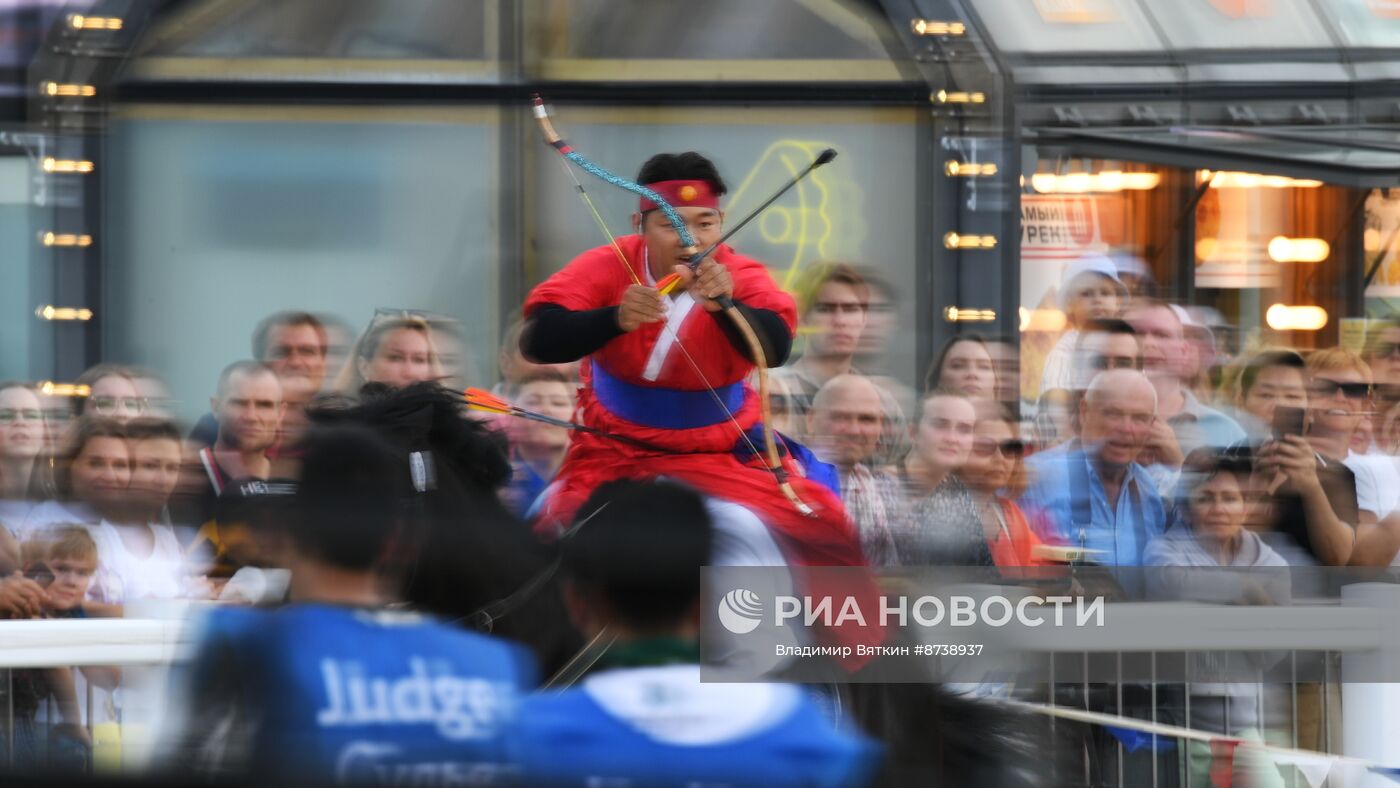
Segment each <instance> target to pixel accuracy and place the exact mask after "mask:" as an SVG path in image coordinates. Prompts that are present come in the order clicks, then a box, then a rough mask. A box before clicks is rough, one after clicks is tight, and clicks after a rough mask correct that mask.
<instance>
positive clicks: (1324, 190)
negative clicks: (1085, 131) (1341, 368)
mask: <svg viewBox="0 0 1400 788" xmlns="http://www.w3.org/2000/svg"><path fill="white" fill-rule="evenodd" d="M1036 169H1037V172H1036V174H1035V175H1033V176H1032V177H1031V178H1029V179H1028V184H1027V185H1028V193H1027V194H1025V195H1023V197H1022V237H1021V305H1022V308H1023V309H1024V310H1026V311H1025V312H1023V313H1022V323H1023V326H1024V327H1026V330H1024V331H1023V333H1022V343H1023V347H1022V395H1023V397H1025V399H1026V400H1027V402H1028V403H1032V404H1033V403H1035V402H1036V399H1037V398H1038V397H1039V396H1040V395H1041V394H1042V393H1043V388H1044V387H1045V386H1052V384H1051V382H1050V380H1049V378H1048V377H1047V376H1046V374H1045V370H1046V368H1047V367H1049V366H1053V365H1052V364H1049V363H1047V362H1048V361H1049V360H1050V357H1051V355H1052V354H1054V353H1057V352H1058V353H1064V352H1069V351H1068V349H1065V350H1058V351H1057V350H1056V348H1057V345H1058V344H1059V343H1060V342H1061V341H1062V339H1063V337H1065V336H1066V335H1067V332H1068V331H1070V330H1073V329H1074V328H1075V327H1076V326H1077V325H1080V324H1081V323H1082V321H1083V319H1084V316H1085V314H1086V313H1087V312H1086V310H1087V309H1088V308H1089V302H1088V301H1087V300H1086V301H1084V302H1083V304H1082V305H1077V304H1076V302H1075V300H1074V298H1073V295H1072V293H1071V294H1070V295H1066V294H1065V293H1064V292H1062V291H1063V288H1064V286H1065V285H1066V284H1067V283H1066V282H1065V281H1064V276H1065V272H1066V271H1067V270H1068V269H1069V266H1071V265H1073V264H1075V263H1077V262H1078V261H1081V260H1083V259H1085V258H1091V257H1095V256H1097V255H1103V256H1106V257H1108V258H1109V260H1110V262H1111V264H1113V265H1114V267H1115V269H1116V271H1117V272H1118V275H1119V277H1120V278H1121V279H1122V280H1123V282H1124V283H1125V284H1126V285H1127V287H1128V289H1129V291H1131V294H1132V295H1133V296H1136V295H1139V294H1156V295H1159V296H1161V297H1164V298H1168V299H1170V300H1174V301H1179V298H1178V296H1179V293H1178V289H1179V288H1178V285H1179V284H1180V283H1182V281H1183V279H1184V278H1185V277H1190V281H1191V285H1192V289H1193V290H1194V296H1193V297H1192V298H1191V300H1190V302H1189V303H1182V306H1185V307H1188V308H1192V309H1194V310H1198V311H1193V318H1194V319H1196V320H1199V321H1202V322H1205V323H1207V324H1208V325H1209V327H1210V328H1211V329H1212V331H1213V332H1214V336H1213V341H1214V342H1215V343H1216V345H1217V346H1218V347H1217V350H1218V353H1219V354H1220V357H1221V360H1222V363H1223V361H1225V360H1228V358H1229V357H1231V356H1237V355H1238V354H1240V353H1241V352H1247V351H1249V350H1251V349H1253V348H1256V347H1259V346H1261V345H1266V344H1286V345H1291V346H1294V347H1300V346H1301V347H1316V346H1324V345H1325V344H1326V343H1327V342H1331V341H1333V338H1335V337H1336V336H1337V334H1336V331H1337V328H1338V323H1339V322H1340V318H1341V317H1343V316H1344V315H1345V312H1344V303H1343V300H1342V293H1341V290H1342V288H1340V287H1339V286H1337V285H1336V283H1339V282H1342V281H1344V279H1345V277H1346V276H1348V275H1349V274H1348V272H1349V271H1351V270H1354V269H1352V268H1351V267H1350V264H1351V262H1352V261H1351V260H1350V259H1349V256H1348V255H1347V254H1346V249H1347V247H1346V245H1345V242H1344V236H1343V230H1344V228H1345V227H1346V226H1347V225H1346V223H1347V221H1348V219H1347V209H1348V208H1349V207H1350V199H1351V198H1350V196H1349V195H1350V192H1349V191H1348V190H1345V189H1341V188H1336V187H1328V186H1325V185H1323V184H1321V183H1319V182H1315V181H1314V182H1303V181H1294V180H1291V179H1287V178H1281V177H1272V178H1271V177H1265V176H1259V175H1253V174H1246V173H1218V174H1216V176H1215V178H1214V180H1213V181H1212V183H1213V186H1211V187H1206V188H1205V189H1204V190H1203V191H1201V193H1200V194H1199V201H1198V202H1197V203H1195V227H1196V235H1195V237H1194V238H1191V237H1182V236H1181V231H1180V218H1181V214H1182V212H1183V210H1185V209H1186V206H1188V205H1190V204H1191V202H1190V200H1191V199H1192V198H1193V197H1195V196H1196V192H1197V190H1198V188H1199V187H1201V186H1202V184H1204V183H1205V177H1206V176H1205V175H1204V173H1197V172H1194V171H1190V170H1179V169H1174V168H1167V167H1161V168H1156V169H1148V168H1147V167H1145V166H1143V165H1141V164H1136V163H1133V162H1121V161H1108V160H1104V159H1093V158H1071V159H1060V160H1054V159H1047V160H1042V161H1041V162H1039V163H1038V164H1037V165H1036ZM1280 239H1282V240H1281V241H1280ZM1181 244H1192V247H1190V252H1188V253H1187V255H1183V254H1182V249H1181ZM1191 252H1194V254H1191ZM1184 256H1189V259H1193V260H1194V268H1193V270H1189V271H1182V270H1180V264H1179V262H1178V261H1180V260H1182V259H1183V257H1184ZM1323 283H1327V284H1326V286H1324V285H1323ZM1274 304H1285V305H1288V306H1295V307H1296V306H1308V307H1321V308H1322V309H1323V310H1325V311H1326V313H1327V315H1328V323H1327V325H1326V326H1324V329H1323V330H1315V331H1301V330H1292V331H1284V330H1276V329H1277V326H1274V327H1271V326H1270V323H1269V318H1268V314H1269V308H1270V307H1271V306H1272V305H1274ZM1122 307H1123V299H1122V296H1121V295H1120V296H1119V297H1118V299H1117V301H1116V304H1115V306H1114V308H1115V309H1117V310H1120V311H1121V309H1122ZM1276 322H1277V321H1276ZM1070 342H1071V344H1070V345H1067V346H1066V348H1069V347H1072V340H1070ZM1188 377H1189V376H1188ZM1047 418H1048V416H1047ZM1052 437H1053V436H1052Z"/></svg>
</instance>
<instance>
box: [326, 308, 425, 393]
mask: <svg viewBox="0 0 1400 788" xmlns="http://www.w3.org/2000/svg"><path fill="white" fill-rule="evenodd" d="M442 377H443V373H442V366H441V362H440V360H439V358H438V354H437V348H436V347H435V346H434V344H433V330H432V326H431V325H430V324H429V323H428V321H427V320H425V319H423V318H421V317H415V316H413V315H404V316H401V317H385V316H383V315H375V319H374V322H372V323H370V326H369V328H367V329H365V333H364V334H363V335H362V336H361V337H360V341H359V342H356V343H355V351H354V353H352V354H351V357H350V359H349V361H348V362H347V363H346V365H345V368H344V369H343V370H341V373H340V376H339V378H338V379H337V380H336V389H338V390H339V391H340V392H341V393H343V394H349V395H351V396H356V395H358V394H359V393H360V388H361V387H363V386H364V385H365V384H366V383H379V384H382V385H385V386H388V387H389V388H393V389H401V388H406V387H408V386H411V385H413V384H414V383H420V382H423V381H429V380H439V379H441V378H442Z"/></svg>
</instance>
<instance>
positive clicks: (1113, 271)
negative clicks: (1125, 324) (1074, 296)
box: [1059, 254, 1128, 311]
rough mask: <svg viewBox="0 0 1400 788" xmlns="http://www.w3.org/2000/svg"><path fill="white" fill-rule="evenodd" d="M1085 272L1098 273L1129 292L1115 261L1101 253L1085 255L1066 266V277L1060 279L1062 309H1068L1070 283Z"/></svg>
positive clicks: (1125, 293) (1123, 292)
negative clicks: (1120, 277) (1119, 275)
mask: <svg viewBox="0 0 1400 788" xmlns="http://www.w3.org/2000/svg"><path fill="white" fill-rule="evenodd" d="M1084 274H1098V275H1099V276H1102V277H1104V278H1106V279H1110V280H1112V281H1113V283H1114V284H1115V285H1118V290H1119V292H1121V293H1122V294H1123V295H1127V294H1128V287H1127V285H1125V284H1123V280H1122V279H1119V278H1118V267H1117V266H1115V265H1114V264H1113V261H1112V260H1110V259H1108V258H1107V257H1104V256H1103V255H1101V254H1089V255H1085V256H1083V257H1081V258H1079V259H1078V260H1075V261H1074V262H1072V263H1070V264H1069V265H1068V266H1066V267H1065V275H1064V278H1062V279H1061V280H1060V293H1059V296H1060V309H1062V310H1066V311H1068V309H1069V297H1070V288H1069V286H1070V283H1071V282H1073V281H1074V280H1076V279H1078V278H1079V277H1081V276H1083V275H1084Z"/></svg>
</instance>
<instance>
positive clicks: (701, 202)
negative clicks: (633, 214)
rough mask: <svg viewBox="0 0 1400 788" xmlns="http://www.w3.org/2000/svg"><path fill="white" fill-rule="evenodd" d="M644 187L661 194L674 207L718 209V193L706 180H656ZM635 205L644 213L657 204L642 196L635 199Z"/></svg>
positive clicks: (656, 206)
mask: <svg viewBox="0 0 1400 788" xmlns="http://www.w3.org/2000/svg"><path fill="white" fill-rule="evenodd" d="M646 187H647V188H648V189H651V190H652V191H654V192H656V193H657V194H659V195H661V196H662V197H663V198H664V199H665V200H666V202H668V203H670V204H671V206H672V207H674V208H714V209H716V210H718V209H719V195H717V194H715V192H714V189H711V188H710V184H709V182H708V181H657V182H656V183H648V184H646ZM637 207H638V210H640V211H642V212H643V213H645V212H647V211H651V210H655V209H656V208H658V207H659V206H658V205H657V204H656V203H654V202H652V201H651V200H648V199H647V198H645V197H642V198H640V199H639V200H638V201H637Z"/></svg>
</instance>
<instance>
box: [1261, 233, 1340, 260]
mask: <svg viewBox="0 0 1400 788" xmlns="http://www.w3.org/2000/svg"><path fill="white" fill-rule="evenodd" d="M1331 253H1332V247H1331V246H1329V245H1328V243H1327V242H1326V241H1324V240H1322V239H1321V238H1288V237H1286V236H1282V235H1276V236H1274V237H1273V239H1272V240H1270V241H1269V259H1271V260H1273V261H1274V262H1276V263H1320V262H1322V261H1323V260H1326V259H1327V255H1329V254H1331Z"/></svg>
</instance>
